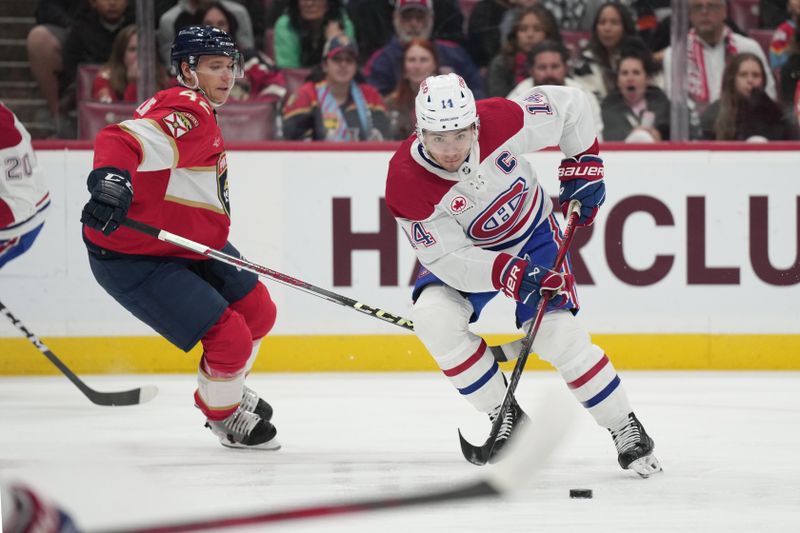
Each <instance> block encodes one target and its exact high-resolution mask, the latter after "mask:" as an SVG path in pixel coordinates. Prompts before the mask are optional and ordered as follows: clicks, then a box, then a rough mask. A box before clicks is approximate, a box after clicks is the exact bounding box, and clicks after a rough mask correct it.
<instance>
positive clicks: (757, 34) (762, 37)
mask: <svg viewBox="0 0 800 533" xmlns="http://www.w3.org/2000/svg"><path fill="white" fill-rule="evenodd" d="M774 33H775V30H750V31H748V32H747V35H749V36H750V38H751V39H753V40H754V41H755V42H757V43H758V44H759V45H760V46H761V49H762V50H763V51H764V55H765V56H766V57H767V61H769V45H770V43H772V35H773V34H774ZM764 67H766V68H769V65H764Z"/></svg>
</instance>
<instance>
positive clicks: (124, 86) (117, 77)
mask: <svg viewBox="0 0 800 533" xmlns="http://www.w3.org/2000/svg"><path fill="white" fill-rule="evenodd" d="M137 42H138V39H137V37H136V25H135V24H130V25H128V26H125V27H124V28H123V29H122V30H120V32H119V33H118V34H117V37H116V38H115V39H114V44H113V46H112V47H111V56H109V58H108V62H107V63H106V64H105V65H103V67H102V68H101V69H100V70H99V71H98V72H97V76H95V78H94V82H93V83H92V100H98V101H100V102H106V103H108V102H136V100H137V99H136V82H137V80H138V79H139V62H138V60H137V55H136V47H137Z"/></svg>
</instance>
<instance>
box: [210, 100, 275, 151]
mask: <svg viewBox="0 0 800 533" xmlns="http://www.w3.org/2000/svg"><path fill="white" fill-rule="evenodd" d="M217 117H218V120H219V127H220V129H221V130H222V137H223V139H225V141H226V142H227V141H269V140H272V139H274V138H275V104H273V103H271V102H253V103H249V102H248V103H239V102H236V103H229V104H225V105H224V106H222V107H219V108H217Z"/></svg>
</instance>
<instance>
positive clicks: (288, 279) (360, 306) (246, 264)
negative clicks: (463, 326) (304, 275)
mask: <svg viewBox="0 0 800 533" xmlns="http://www.w3.org/2000/svg"><path fill="white" fill-rule="evenodd" d="M122 225H123V226H127V227H129V228H131V229H134V230H136V231H139V232H142V233H146V234H148V235H151V236H153V237H155V238H157V239H159V240H161V241H164V242H168V243H170V244H173V245H175V246H179V247H180V248H183V249H185V250H190V251H192V252H195V253H196V254H200V255H203V256H205V257H209V258H211V259H216V260H217V261H220V262H222V263H226V264H228V265H231V266H234V267H236V268H241V269H242V270H247V271H248V272H252V273H253V274H256V275H258V276H262V277H267V278H270V279H272V280H274V281H277V282H278V283H282V284H284V285H288V286H290V287H294V288H295V289H300V290H302V291H303V292H307V293H309V294H312V295H314V296H317V297H319V298H322V299H324V300H327V301H329V302H333V303H335V304H339V305H342V306H344V307H350V308H352V309H355V310H356V311H359V312H361V313H364V314H365V315H370V316H374V317H375V318H379V319H381V320H383V321H384V322H388V323H390V324H394V325H395V326H399V327H401V328H404V329H407V330H411V331H413V330H414V324H413V322H411V320H408V319H406V318H403V317H402V316H399V315H395V314H393V313H390V312H388V311H384V310H383V309H380V308H379V307H372V306H370V305H367V304H365V303H363V302H359V301H357V300H354V299H352V298H348V297H347V296H343V295H341V294H337V293H335V292H333V291H329V290H327V289H323V288H322V287H317V286H316V285H312V284H310V283H307V282H305V281H303V280H300V279H297V278H293V277H292V276H288V275H286V274H283V273H281V272H278V271H277V270H272V269H271V268H267V267H265V266H262V265H259V264H257V263H253V262H251V261H248V260H247V259H244V258H239V257H234V256H232V255H228V254H226V253H224V252H221V251H219V250H215V249H214V248H209V247H208V246H205V245H203V244H200V243H198V242H195V241H192V240H190V239H187V238H185V237H181V236H180V235H175V234H174V233H170V232H168V231H166V230H163V229H158V228H155V227H153V226H150V225H149V224H145V223H143V222H139V221H137V220H133V219H130V218H128V219H126V220H125V221H124V222H123V223H122Z"/></svg>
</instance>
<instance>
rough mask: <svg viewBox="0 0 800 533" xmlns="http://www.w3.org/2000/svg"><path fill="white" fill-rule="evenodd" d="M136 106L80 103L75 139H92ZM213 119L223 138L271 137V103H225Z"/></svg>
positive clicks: (273, 132)
mask: <svg viewBox="0 0 800 533" xmlns="http://www.w3.org/2000/svg"><path fill="white" fill-rule="evenodd" d="M137 105H138V104H133V103H112V104H106V103H102V102H80V103H79V104H78V138H80V139H94V138H95V136H96V135H97V132H99V131H100V130H101V129H103V128H104V127H106V126H107V125H109V124H116V123H118V122H122V121H123V120H128V119H130V118H132V117H133V112H134V111H135V110H136V106H137ZM217 119H218V120H219V127H220V129H221V130H222V136H223V138H224V139H225V140H226V141H268V140H271V139H273V138H274V137H275V105H274V104H272V103H269V102H257V103H230V104H226V105H224V106H222V107H220V108H218V109H217ZM209 142H210V141H209Z"/></svg>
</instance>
